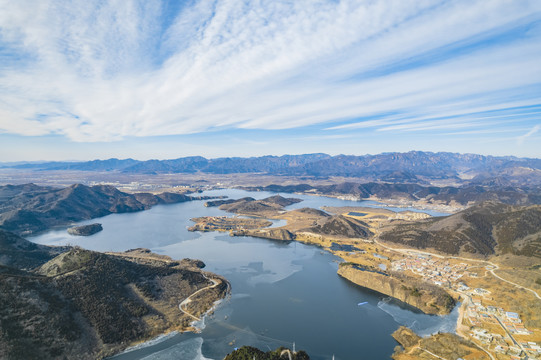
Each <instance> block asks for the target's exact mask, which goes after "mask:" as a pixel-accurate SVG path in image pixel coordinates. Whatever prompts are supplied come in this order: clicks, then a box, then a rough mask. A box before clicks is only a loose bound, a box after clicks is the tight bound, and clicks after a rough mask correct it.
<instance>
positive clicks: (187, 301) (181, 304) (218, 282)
mask: <svg viewBox="0 0 541 360" xmlns="http://www.w3.org/2000/svg"><path fill="white" fill-rule="evenodd" d="M203 276H204V277H205V279H207V280H210V281H212V283H213V284H212V285H209V286H206V287H204V288H202V289H199V290H197V291H196V292H194V293H193V294H191V295H190V296H188V297H187V298H186V299H184V300H183V301H182V302H181V303H180V304H178V308H179V310H180V311H182V312H183V313H184V314H186V315H188V316H190V317H192V318H193V319H195V320H196V321H200V320H201V319H200V318H198V317H197V316H195V315H193V314H191V313H189V312H188V311H186V310H184V309H183V308H182V307H183V306H186V305H188V304H189V303H191V302H192V297H193V296H195V295H197V294H199V293H200V292H201V291H205V290H207V289H212V288H215V287H216V286H218V285H219V284H220V282H221V281H218V280H216V279H212V278H209V277H208V276H206V275H203Z"/></svg>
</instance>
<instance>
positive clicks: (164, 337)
mask: <svg viewBox="0 0 541 360" xmlns="http://www.w3.org/2000/svg"><path fill="white" fill-rule="evenodd" d="M178 333H179V332H178V331H171V332H170V333H167V334H161V335H158V336H156V337H155V338H154V339H151V340H149V341H145V342H144V343H141V344H137V345H134V346H130V347H129V348H127V349H126V350H124V351H123V352H122V353H121V354H125V353H129V352H130V351H134V350H140V349H143V348H146V347H149V346H153V345H156V344H159V343H161V342H162V341H165V340H167V339H170V338H172V337H173V336H175V335H177V334H178Z"/></svg>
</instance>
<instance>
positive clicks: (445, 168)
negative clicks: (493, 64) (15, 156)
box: [4, 151, 541, 185]
mask: <svg viewBox="0 0 541 360" xmlns="http://www.w3.org/2000/svg"><path fill="white" fill-rule="evenodd" d="M4 167H11V168H15V169H30V170H55V171H61V170H79V171H117V172H121V173H126V174H169V173H198V172H201V173H209V174H232V173H264V174H271V175H288V176H312V177H318V178H321V177H323V178H325V177H330V176H344V177H363V178H366V179H368V180H370V179H373V180H378V181H386V182H393V183H394V182H402V183H403V182H407V183H422V182H423V181H425V182H426V181H430V180H436V179H447V180H449V179H454V180H456V181H457V182H468V183H473V184H500V185H505V184H508V185H512V184H514V185H516V184H522V185H532V184H533V185H540V184H541V159H531V158H518V157H513V156H499V157H498V156H483V155H476V154H457V153H448V152H438V153H433V152H423V151H411V152H407V153H383V154H378V155H361V156H354V155H337V156H330V155H327V154H320V153H318V154H304V155H283V156H261V157H249V158H241V157H224V158H216V159H206V158H204V157H201V156H191V157H183V158H178V159H172V160H146V161H139V160H134V159H124V160H119V159H108V160H93V161H85V162H43V163H28V164H14V165H4Z"/></svg>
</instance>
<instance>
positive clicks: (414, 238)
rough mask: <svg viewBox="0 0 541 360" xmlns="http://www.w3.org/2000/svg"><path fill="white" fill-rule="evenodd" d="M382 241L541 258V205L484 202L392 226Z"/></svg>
mask: <svg viewBox="0 0 541 360" xmlns="http://www.w3.org/2000/svg"><path fill="white" fill-rule="evenodd" d="M380 239H381V240H383V241H388V242H394V243H399V244H402V245H406V246H411V247H415V248H420V249H425V248H431V249H435V250H437V251H440V252H443V253H446V254H455V255H457V254H460V253H469V254H479V255H485V256H487V255H499V254H506V253H511V254H515V255H525V256H534V257H538V258H541V205H532V206H511V205H506V204H502V203H496V202H484V203H481V204H478V205H475V206H472V207H470V208H468V209H466V210H464V211H461V212H458V213H456V214H453V215H450V216H446V217H437V218H430V219H427V220H422V221H417V222H413V223H409V224H401V225H396V226H391V227H389V228H387V229H384V230H383V231H382V234H381V235H380Z"/></svg>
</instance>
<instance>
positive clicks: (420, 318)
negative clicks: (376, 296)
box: [378, 299, 460, 336]
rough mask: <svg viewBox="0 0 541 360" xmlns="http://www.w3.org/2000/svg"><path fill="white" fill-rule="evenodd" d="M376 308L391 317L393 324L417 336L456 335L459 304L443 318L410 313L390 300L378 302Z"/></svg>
mask: <svg viewBox="0 0 541 360" xmlns="http://www.w3.org/2000/svg"><path fill="white" fill-rule="evenodd" d="M378 308H380V309H381V310H383V311H385V312H386V313H387V314H389V315H391V316H392V318H393V319H394V321H395V322H397V323H398V324H400V325H403V326H406V327H408V328H410V329H411V330H413V331H415V332H416V333H417V334H418V335H420V336H429V335H432V334H435V333H437V332H450V333H456V323H457V321H458V310H459V308H460V304H457V306H456V307H455V308H454V309H453V311H452V312H451V313H450V314H449V315H445V316H439V315H426V314H422V313H412V312H411V311H410V310H406V309H403V308H401V307H400V306H398V305H396V304H393V302H392V301H390V299H384V300H381V301H380V302H378Z"/></svg>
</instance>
